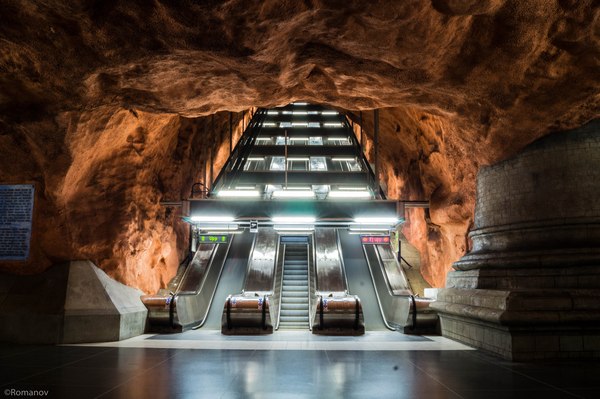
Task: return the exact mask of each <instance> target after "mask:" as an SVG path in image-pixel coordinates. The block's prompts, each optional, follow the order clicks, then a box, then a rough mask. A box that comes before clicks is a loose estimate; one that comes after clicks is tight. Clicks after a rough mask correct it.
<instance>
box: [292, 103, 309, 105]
mask: <svg viewBox="0 0 600 399" xmlns="http://www.w3.org/2000/svg"><path fill="white" fill-rule="evenodd" d="M292 105H308V103H292Z"/></svg>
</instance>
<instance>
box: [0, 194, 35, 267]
mask: <svg viewBox="0 0 600 399" xmlns="http://www.w3.org/2000/svg"><path fill="white" fill-rule="evenodd" d="M34 190H35V187H34V186H33V184H17V185H2V184H0V261H7V260H9V261H25V260H27V258H29V244H30V240H31V222H32V220H33V197H34Z"/></svg>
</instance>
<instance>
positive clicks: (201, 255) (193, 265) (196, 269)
mask: <svg viewBox="0 0 600 399" xmlns="http://www.w3.org/2000/svg"><path fill="white" fill-rule="evenodd" d="M216 247H217V244H201V245H199V246H198V250H197V251H196V253H195V254H194V257H193V258H192V261H191V262H190V264H189V265H188V266H187V270H186V272H185V275H184V276H183V280H182V281H181V282H180V283H179V287H178V288H177V291H176V292H175V293H177V294H179V293H183V294H194V293H197V292H198V290H199V289H200V284H201V283H202V278H203V277H204V275H205V273H206V272H207V270H208V268H209V266H210V260H211V258H212V256H213V252H214V250H215V249H218V250H222V249H223V248H216Z"/></svg>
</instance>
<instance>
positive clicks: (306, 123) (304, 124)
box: [292, 122, 308, 127]
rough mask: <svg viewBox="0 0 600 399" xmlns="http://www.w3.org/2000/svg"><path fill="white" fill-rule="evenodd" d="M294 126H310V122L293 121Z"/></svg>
mask: <svg viewBox="0 0 600 399" xmlns="http://www.w3.org/2000/svg"><path fill="white" fill-rule="evenodd" d="M292 127H308V122H292Z"/></svg>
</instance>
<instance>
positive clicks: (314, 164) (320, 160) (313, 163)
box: [310, 157, 327, 171]
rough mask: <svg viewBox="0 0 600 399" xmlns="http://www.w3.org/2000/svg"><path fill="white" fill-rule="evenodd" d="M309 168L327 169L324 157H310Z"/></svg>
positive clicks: (315, 169) (316, 169)
mask: <svg viewBox="0 0 600 399" xmlns="http://www.w3.org/2000/svg"><path fill="white" fill-rule="evenodd" d="M310 170H314V171H319V170H327V164H326V163H325V157H310Z"/></svg>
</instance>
